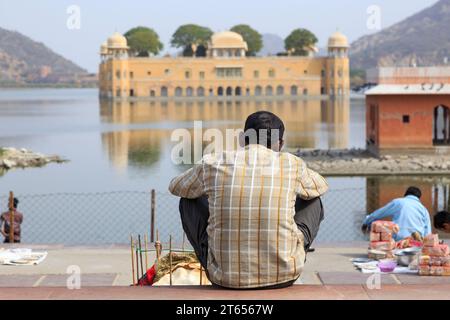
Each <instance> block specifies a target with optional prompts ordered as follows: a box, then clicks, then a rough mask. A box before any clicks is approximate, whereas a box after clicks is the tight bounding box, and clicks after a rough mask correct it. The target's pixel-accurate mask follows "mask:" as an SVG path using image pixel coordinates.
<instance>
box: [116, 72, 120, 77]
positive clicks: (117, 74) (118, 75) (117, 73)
mask: <svg viewBox="0 0 450 320" xmlns="http://www.w3.org/2000/svg"><path fill="white" fill-rule="evenodd" d="M116 78H117V79H120V70H117V71H116Z"/></svg>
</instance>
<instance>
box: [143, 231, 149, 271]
mask: <svg viewBox="0 0 450 320" xmlns="http://www.w3.org/2000/svg"><path fill="white" fill-rule="evenodd" d="M147 240H148V239H147V234H144V246H145V247H144V248H145V272H147V271H148V250H147Z"/></svg>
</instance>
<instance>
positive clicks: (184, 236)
mask: <svg viewBox="0 0 450 320" xmlns="http://www.w3.org/2000/svg"><path fill="white" fill-rule="evenodd" d="M185 239H186V233H185V232H183V243H182V244H181V249H182V250H183V252H184V242H185Z"/></svg>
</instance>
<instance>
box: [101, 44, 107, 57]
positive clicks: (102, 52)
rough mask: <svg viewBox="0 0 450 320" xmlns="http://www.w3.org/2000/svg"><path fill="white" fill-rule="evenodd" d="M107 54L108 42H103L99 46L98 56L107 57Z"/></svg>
mask: <svg viewBox="0 0 450 320" xmlns="http://www.w3.org/2000/svg"><path fill="white" fill-rule="evenodd" d="M107 54H108V42H107V41H105V42H103V43H102V45H101V46H100V55H107Z"/></svg>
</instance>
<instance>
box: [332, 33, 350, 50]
mask: <svg viewBox="0 0 450 320" xmlns="http://www.w3.org/2000/svg"><path fill="white" fill-rule="evenodd" d="M348 47H350V45H349V44H348V39H347V37H346V36H345V35H344V34H342V33H341V32H339V31H336V32H335V33H333V34H332V35H331V36H330V38H328V48H348Z"/></svg>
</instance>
